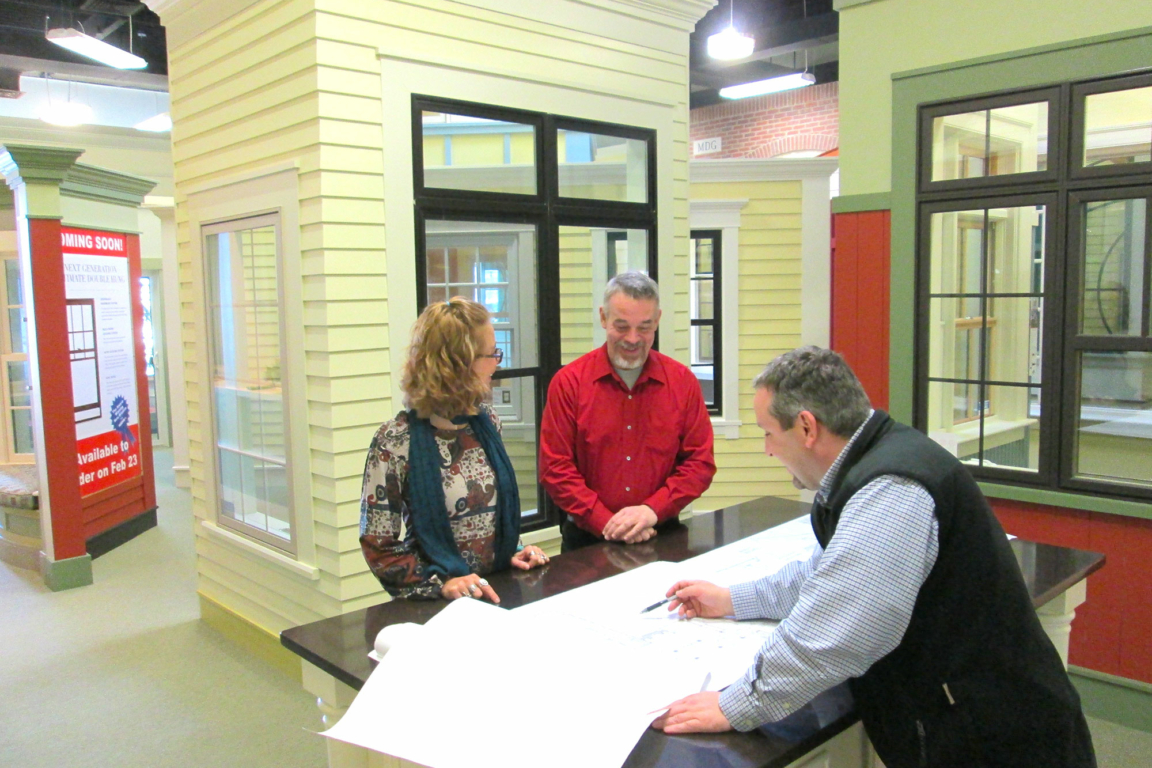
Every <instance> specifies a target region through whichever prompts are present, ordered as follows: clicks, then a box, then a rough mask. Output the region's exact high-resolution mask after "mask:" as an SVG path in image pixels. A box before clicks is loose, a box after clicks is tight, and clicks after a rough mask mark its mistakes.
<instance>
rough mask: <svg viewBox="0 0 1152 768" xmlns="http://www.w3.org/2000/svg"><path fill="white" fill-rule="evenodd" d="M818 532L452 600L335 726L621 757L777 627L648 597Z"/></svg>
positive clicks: (590, 760) (805, 528)
mask: <svg viewBox="0 0 1152 768" xmlns="http://www.w3.org/2000/svg"><path fill="white" fill-rule="evenodd" d="M814 544H815V539H814V537H813V535H812V531H811V527H810V526H809V525H808V521H807V518H801V519H799V520H797V521H793V522H791V523H787V524H785V525H783V526H778V527H777V528H774V529H771V530H769V531H764V532H762V533H759V534H756V535H754V536H751V537H749V538H747V539H743V540H741V541H738V542H736V543H734V544H730V545H727V546H725V547H721V548H719V549H716V550H713V551H711V552H709V553H707V554H705V555H701V556H699V557H696V558H693V559H691V560H686V561H684V562H681V563H670V562H657V563H650V564H648V565H645V566H642V567H640V568H636V569H633V570H631V571H627V572H625V573H622V574H619V575H617V576H613V577H611V578H608V579H603V580H601V581H598V582H595V583H593V584H589V585H587V586H584V587H580V588H579V589H574V590H570V591H568V592H564V593H562V594H560V595H556V596H554V597H550V598H548V599H546V600H541V601H538V602H535V603H531V604H529V605H526V606H523V607H521V608H517V609H515V610H512V611H507V610H504V609H502V608H497V607H495V606H492V605H489V604H487V603H481V602H479V601H474V600H456V601H453V602H452V603H451V604H450V605H449V606H447V607H446V608H445V609H444V610H443V611H441V612H440V613H439V614H437V615H436V616H435V617H434V618H432V619H431V620H429V621H428V623H427V624H425V625H424V627H423V628H422V630H421V631H419V632H413V633H411V634H410V635H408V636H405V637H403V638H402V639H400V640H399V641H397V642H396V643H395V644H394V645H393V646H392V647H391V649H390V650H389V651H388V653H387V654H386V655H385V656H384V658H383V660H382V661H381V663H380V664H379V665H378V666H377V667H376V669H375V671H373V673H372V675H371V676H370V677H369V679H368V681H367V682H366V683H365V685H364V688H363V689H362V690H361V691H360V693H359V695H357V697H356V699H355V701H354V702H353V704H352V707H351V708H350V709H349V711H348V713H347V714H345V715H344V717H343V718H342V719H341V720H340V721H339V722H338V723H337V724H336V725H335V726H333V727H332V728H331V729H329V730H328V731H327V732H326V734H325V735H327V736H330V737H332V738H335V739H339V740H341V741H346V742H349V743H352V744H357V745H360V746H363V747H366V748H368V749H372V750H375V751H378V752H383V753H385V754H389V755H394V756H396V757H400V758H403V759H405V760H409V761H412V762H416V763H420V764H423V765H427V766H432V767H433V768H465V766H467V768H487V767H488V766H491V767H492V768H497V767H499V768H504V766H506V765H507V764H508V763H509V762H510V761H511V760H513V759H514V756H515V755H518V754H519V755H523V754H546V755H548V764H549V765H550V766H558V768H567V767H568V766H572V768H577V767H579V768H617V767H618V766H620V765H621V764H623V762H624V760H625V759H626V758H627V757H628V754H629V753H630V752H631V751H632V749H633V748H634V747H635V745H636V742H637V740H638V739H639V738H640V736H641V735H642V734H643V732H644V729H645V728H646V727H647V726H648V724H649V723H650V722H651V720H652V717H653V714H652V711H653V710H657V709H659V708H662V707H663V706H665V705H667V704H669V703H671V702H672V701H675V700H676V699H679V698H682V697H683V696H686V695H688V694H689V693H694V692H695V691H697V690H699V689H700V687H701V683H702V682H703V681H704V680H705V679H706V678H707V679H708V680H709V681H710V684H709V685H708V687H709V688H710V689H711V690H719V689H721V688H723V687H724V686H726V685H728V684H730V683H731V682H733V681H734V680H736V679H737V678H739V677H740V676H741V675H743V673H744V672H745V670H747V668H748V666H749V665H750V664H751V663H752V660H753V657H754V656H755V653H756V651H757V650H758V649H759V648H760V646H761V645H762V644H763V642H764V640H765V638H767V637H768V635H769V634H770V633H771V632H772V630H773V629H774V628H775V622H767V621H764V622H759V621H758V622H736V621H733V620H727V619H721V620H704V619H692V620H688V621H684V620H680V619H677V618H675V616H674V615H671V614H669V613H668V612H667V610H666V609H665V607H664V606H661V607H660V608H657V609H656V610H654V611H650V612H648V613H641V609H643V608H644V607H645V606H648V605H651V604H652V603H654V602H656V601H658V600H660V599H662V598H663V596H664V593H665V592H667V590H668V588H669V587H670V586H671V585H672V584H673V583H675V582H676V581H677V580H679V579H682V578H704V579H708V580H711V581H715V582H717V583H720V584H725V585H730V584H735V583H738V582H741V581H747V580H751V579H755V578H759V577H760V576H764V575H766V574H768V573H771V572H774V571H775V570H778V569H779V568H780V567H781V566H783V565H784V564H785V563H787V562H789V561H790V560H796V559H801V558H807V557H808V556H809V555H810V554H811V551H812V547H813V546H814ZM553 670H555V673H553ZM574 733H577V734H589V738H584V739H573V738H572V734H574ZM556 744H563V745H564V748H563V749H560V750H557V749H556V746H555V745H556Z"/></svg>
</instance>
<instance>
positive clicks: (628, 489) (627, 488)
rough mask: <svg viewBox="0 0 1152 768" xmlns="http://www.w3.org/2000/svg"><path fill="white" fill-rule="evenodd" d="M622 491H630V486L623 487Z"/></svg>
mask: <svg viewBox="0 0 1152 768" xmlns="http://www.w3.org/2000/svg"><path fill="white" fill-rule="evenodd" d="M624 490H626V491H630V490H632V486H630V485H626V486H624Z"/></svg>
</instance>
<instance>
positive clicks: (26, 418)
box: [0, 254, 35, 464]
mask: <svg viewBox="0 0 1152 768" xmlns="http://www.w3.org/2000/svg"><path fill="white" fill-rule="evenodd" d="M2 266H3V271H2V272H0V296H2V297H3V298H4V313H3V314H2V315H0V364H2V367H0V384H2V387H0V389H2V390H3V396H4V409H3V411H4V428H3V431H2V432H0V449H2V450H0V459H2V460H3V461H5V462H9V463H14V464H30V463H32V462H33V461H34V460H35V455H34V448H33V445H32V392H31V390H30V387H29V382H30V381H31V379H30V372H29V370H28V325H27V319H26V318H27V315H26V314H25V309H24V291H23V287H22V281H21V276H20V261H19V260H18V258H17V257H16V254H11V255H10V256H9V255H7V254H5V257H4V258H3V260H2Z"/></svg>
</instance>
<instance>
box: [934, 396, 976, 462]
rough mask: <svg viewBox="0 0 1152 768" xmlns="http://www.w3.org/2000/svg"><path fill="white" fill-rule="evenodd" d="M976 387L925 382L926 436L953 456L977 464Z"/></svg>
mask: <svg viewBox="0 0 1152 768" xmlns="http://www.w3.org/2000/svg"><path fill="white" fill-rule="evenodd" d="M978 397H979V387H978V386H977V385H975V384H956V383H953V382H950V381H930V382H928V436H929V437H931V438H932V439H933V440H935V441H936V442H938V443H939V444H940V445H942V446H944V447H945V448H947V449H948V450H949V451H950V452H951V453H952V455H953V456H956V457H958V458H959V459H960V460H961V461H965V462H968V463H973V464H975V463H979V460H980V457H979V456H978V453H979V451H980V420H979V417H978V412H977V398H978Z"/></svg>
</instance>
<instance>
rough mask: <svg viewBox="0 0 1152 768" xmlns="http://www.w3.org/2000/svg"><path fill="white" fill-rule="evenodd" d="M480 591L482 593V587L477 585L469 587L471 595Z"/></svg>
mask: <svg viewBox="0 0 1152 768" xmlns="http://www.w3.org/2000/svg"><path fill="white" fill-rule="evenodd" d="M479 591H480V587H478V586H476V585H475V584H469V585H468V593H469V594H471V593H473V592H479Z"/></svg>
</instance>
